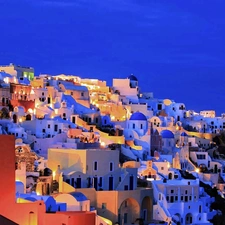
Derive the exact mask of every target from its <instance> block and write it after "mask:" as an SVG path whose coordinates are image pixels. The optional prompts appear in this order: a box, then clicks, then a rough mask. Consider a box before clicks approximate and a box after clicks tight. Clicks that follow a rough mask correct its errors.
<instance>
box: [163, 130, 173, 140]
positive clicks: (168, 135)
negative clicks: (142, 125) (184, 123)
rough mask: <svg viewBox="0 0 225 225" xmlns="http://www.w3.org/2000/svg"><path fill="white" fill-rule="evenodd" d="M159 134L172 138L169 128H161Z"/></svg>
mask: <svg viewBox="0 0 225 225" xmlns="http://www.w3.org/2000/svg"><path fill="white" fill-rule="evenodd" d="M160 135H161V136H162V138H174V134H173V132H172V131H170V130H163V131H161V133H160Z"/></svg>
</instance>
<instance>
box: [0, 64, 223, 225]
mask: <svg viewBox="0 0 225 225" xmlns="http://www.w3.org/2000/svg"><path fill="white" fill-rule="evenodd" d="M224 130H225V114H222V115H221V116H220V117H218V116H216V113H215V111H214V110H205V111H201V112H195V111H194V110H190V109H187V108H186V106H185V104H184V103H177V102H175V101H174V100H170V99H158V98H157V97H155V96H154V95H153V93H151V92H149V93H143V92H141V85H140V84H139V80H138V78H137V77H136V76H134V75H133V74H131V75H130V76H128V77H126V76H125V77H124V78H123V79H121V78H120V79H118V78H115V79H113V81H112V86H111V87H110V86H108V85H107V83H106V81H101V80H98V79H82V78H81V77H79V76H74V75H64V74H60V75H54V76H53V75H48V74H40V75H39V76H34V69H33V68H32V67H23V66H17V65H14V64H9V65H7V66H0V134H1V135H0V141H1V147H0V151H1V155H2V157H1V159H0V168H1V171H2V174H3V176H2V183H4V185H1V186H0V193H1V199H2V200H1V201H0V221H1V220H2V221H8V222H9V221H10V224H20V225H35V224H37V225H39V224H40V225H42V224H43V225H45V224H56V225H72V224H73V225H74V224H79V225H116V224H117V225H131V224H140V225H153V224H168V225H175V224H176V225H187V224H196V225H197V224H198V225H211V224H219V223H218V221H219V219H221V218H223V215H224V213H225V209H222V208H220V207H216V206H217V204H218V201H219V202H220V203H221V202H222V203H224V202H223V198H224V190H225V169H224V165H225V161H224V159H225V156H224V155H223V152H222V151H219V146H218V142H216V140H218V138H219V137H220V135H223V132H224ZM6 206H8V207H6ZM223 210H224V211H223ZM221 224H222V223H221Z"/></svg>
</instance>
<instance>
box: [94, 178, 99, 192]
mask: <svg viewBox="0 0 225 225" xmlns="http://www.w3.org/2000/svg"><path fill="white" fill-rule="evenodd" d="M93 182H94V188H95V190H96V191H97V190H98V177H94V178H93Z"/></svg>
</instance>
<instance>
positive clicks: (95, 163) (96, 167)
mask: <svg viewBox="0 0 225 225" xmlns="http://www.w3.org/2000/svg"><path fill="white" fill-rule="evenodd" d="M94 170H95V171H96V170H98V162H96V161H95V162H94Z"/></svg>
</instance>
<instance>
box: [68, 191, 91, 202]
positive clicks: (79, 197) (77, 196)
mask: <svg viewBox="0 0 225 225" xmlns="http://www.w3.org/2000/svg"><path fill="white" fill-rule="evenodd" d="M70 195H72V196H73V197H74V198H75V199H76V200H77V201H78V202H82V201H86V200H88V199H87V197H86V196H85V195H84V194H83V193H81V192H72V193H70Z"/></svg>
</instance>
